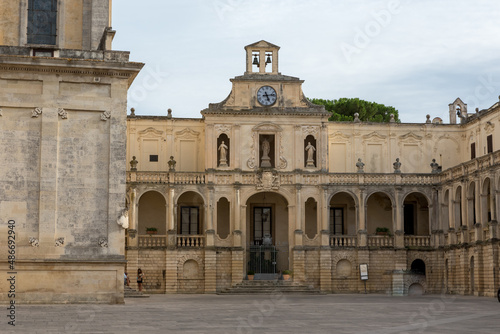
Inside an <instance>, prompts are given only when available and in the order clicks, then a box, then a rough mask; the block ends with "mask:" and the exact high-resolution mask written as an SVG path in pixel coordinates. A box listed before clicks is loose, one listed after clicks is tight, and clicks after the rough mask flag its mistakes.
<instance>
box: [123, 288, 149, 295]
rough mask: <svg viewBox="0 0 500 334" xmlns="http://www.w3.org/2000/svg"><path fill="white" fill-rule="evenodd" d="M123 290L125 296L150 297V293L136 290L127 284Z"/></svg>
mask: <svg viewBox="0 0 500 334" xmlns="http://www.w3.org/2000/svg"><path fill="white" fill-rule="evenodd" d="M123 290H124V293H123V294H124V297H125V298H149V295H146V294H144V293H142V292H139V291H137V290H134V289H132V288H131V287H129V286H126V285H125V286H124V287H123Z"/></svg>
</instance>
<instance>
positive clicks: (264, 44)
mask: <svg viewBox="0 0 500 334" xmlns="http://www.w3.org/2000/svg"><path fill="white" fill-rule="evenodd" d="M247 48H273V49H274V48H276V49H279V48H280V47H279V46H277V45H274V44H272V43H269V42H267V41H265V40H261V41H258V42H255V43H252V44H250V45H247V46H245V49H247Z"/></svg>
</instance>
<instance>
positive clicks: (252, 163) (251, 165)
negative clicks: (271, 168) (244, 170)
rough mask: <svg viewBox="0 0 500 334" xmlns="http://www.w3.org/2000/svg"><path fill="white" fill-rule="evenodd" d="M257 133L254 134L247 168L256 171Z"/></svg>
mask: <svg viewBox="0 0 500 334" xmlns="http://www.w3.org/2000/svg"><path fill="white" fill-rule="evenodd" d="M255 155H256V153H255V132H253V133H252V146H251V147H250V158H249V159H248V161H247V167H248V168H251V169H254V168H255V167H256V166H255Z"/></svg>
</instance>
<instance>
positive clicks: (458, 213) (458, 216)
mask: <svg viewBox="0 0 500 334" xmlns="http://www.w3.org/2000/svg"><path fill="white" fill-rule="evenodd" d="M453 211H454V215H455V226H454V227H455V229H458V228H459V227H460V226H462V225H463V220H462V187H461V186H458V187H457V190H456V191H455V201H454V202H453Z"/></svg>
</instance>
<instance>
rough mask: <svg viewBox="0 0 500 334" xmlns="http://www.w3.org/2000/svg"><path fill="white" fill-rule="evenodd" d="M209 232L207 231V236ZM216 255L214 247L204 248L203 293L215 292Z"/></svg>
mask: <svg viewBox="0 0 500 334" xmlns="http://www.w3.org/2000/svg"><path fill="white" fill-rule="evenodd" d="M210 233H211V232H209V231H207V234H210ZM216 274H217V254H216V251H215V248H214V247H205V293H215V292H216V290H217V275H216Z"/></svg>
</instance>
